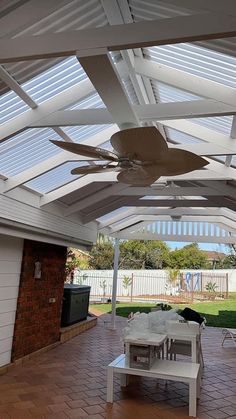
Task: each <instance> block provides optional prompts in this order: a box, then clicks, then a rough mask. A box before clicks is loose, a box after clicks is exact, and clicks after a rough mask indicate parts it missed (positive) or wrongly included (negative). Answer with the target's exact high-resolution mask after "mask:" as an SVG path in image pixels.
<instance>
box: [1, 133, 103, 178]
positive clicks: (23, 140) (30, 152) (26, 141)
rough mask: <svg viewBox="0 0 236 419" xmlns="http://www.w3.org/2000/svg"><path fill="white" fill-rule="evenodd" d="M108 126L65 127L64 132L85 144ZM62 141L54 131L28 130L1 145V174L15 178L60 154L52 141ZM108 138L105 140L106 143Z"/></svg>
mask: <svg viewBox="0 0 236 419" xmlns="http://www.w3.org/2000/svg"><path fill="white" fill-rule="evenodd" d="M107 127H108V125H89V126H87V125H86V126H83V127H68V128H67V127H63V130H64V131H65V132H66V133H67V134H68V135H70V136H71V138H72V139H73V140H74V141H75V142H83V140H85V139H86V138H88V137H90V136H91V135H93V134H96V133H97V132H99V131H102V130H103V129H104V128H107ZM52 139H54V140H55V139H56V140H61V137H59V135H57V134H56V133H55V132H54V131H53V130H52V129H50V128H44V129H38V128H34V129H28V130H26V131H24V132H23V133H20V134H18V135H16V136H14V137H12V138H11V139H10V140H9V141H10V142H11V143H10V144H8V143H9V141H6V142H4V143H1V144H0V152H1V161H0V173H1V174H3V175H6V176H14V175H17V174H18V173H20V172H21V171H24V170H27V169H29V168H30V167H33V166H34V165H35V164H38V163H40V162H42V161H43V160H46V159H48V158H49V157H52V156H54V155H56V154H57V153H59V152H60V151H61V150H60V149H59V148H58V147H55V145H54V144H52V143H51V142H50V140H52ZM106 140H107V138H104V142H105V141H106Z"/></svg>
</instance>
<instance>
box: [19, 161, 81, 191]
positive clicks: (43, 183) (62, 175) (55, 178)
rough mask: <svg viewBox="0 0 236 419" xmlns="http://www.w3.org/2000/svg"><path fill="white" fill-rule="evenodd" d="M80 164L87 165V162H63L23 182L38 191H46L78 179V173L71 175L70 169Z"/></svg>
mask: <svg viewBox="0 0 236 419" xmlns="http://www.w3.org/2000/svg"><path fill="white" fill-rule="evenodd" d="M80 166H88V163H87V162H86V161H83V162H78V161H77V162H67V163H64V164H62V165H61V166H59V167H56V168H55V169H52V170H51V171H50V172H47V173H44V174H42V175H41V176H38V177H37V178H36V179H33V180H31V181H30V182H27V183H25V186H28V187H29V188H31V189H34V190H36V191H38V192H40V193H48V192H50V191H52V190H54V189H56V188H59V187H60V186H63V185H65V184H66V183H68V182H71V181H73V180H76V179H78V178H79V177H80V176H79V175H77V176H76V175H72V174H71V173H70V172H71V170H72V169H74V168H76V167H80Z"/></svg>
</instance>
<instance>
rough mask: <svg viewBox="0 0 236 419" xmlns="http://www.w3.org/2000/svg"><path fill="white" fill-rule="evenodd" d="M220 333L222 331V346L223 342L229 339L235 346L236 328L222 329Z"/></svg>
mask: <svg viewBox="0 0 236 419" xmlns="http://www.w3.org/2000/svg"><path fill="white" fill-rule="evenodd" d="M222 333H223V341H222V346H224V342H225V341H226V340H231V341H232V342H233V344H234V346H236V329H223V330H222Z"/></svg>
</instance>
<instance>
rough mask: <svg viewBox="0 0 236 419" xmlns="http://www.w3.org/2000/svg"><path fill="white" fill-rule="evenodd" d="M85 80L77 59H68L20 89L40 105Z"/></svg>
mask: <svg viewBox="0 0 236 419" xmlns="http://www.w3.org/2000/svg"><path fill="white" fill-rule="evenodd" d="M86 78H87V75H86V74H85V72H84V70H83V68H82V67H81V65H80V64H79V61H78V60H77V58H76V57H69V58H67V59H65V60H63V61H61V62H59V63H57V64H56V65H54V66H53V67H51V68H49V69H48V70H46V71H44V72H42V73H41V74H39V75H37V76H36V77H34V78H33V79H32V80H30V81H28V82H26V83H24V84H23V86H22V87H23V88H24V90H25V91H26V92H27V93H28V94H29V96H30V97H31V98H32V99H33V100H34V101H35V102H36V103H38V104H40V103H42V102H44V101H45V100H47V99H50V98H51V97H53V96H55V95H56V94H58V93H61V92H63V90H65V89H68V88H69V87H71V86H74V85H75V84H77V83H79V82H81V81H82V80H85V79H86Z"/></svg>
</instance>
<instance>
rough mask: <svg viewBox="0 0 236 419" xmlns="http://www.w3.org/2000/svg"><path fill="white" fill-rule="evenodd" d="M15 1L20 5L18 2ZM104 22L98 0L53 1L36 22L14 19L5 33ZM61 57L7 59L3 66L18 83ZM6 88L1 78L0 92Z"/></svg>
mask: <svg viewBox="0 0 236 419" xmlns="http://www.w3.org/2000/svg"><path fill="white" fill-rule="evenodd" d="M0 3H1V2H0ZM7 3H9V1H7ZM20 3H21V2H20ZM27 3H28V4H29V7H30V6H31V1H30V0H28V2H27ZM18 5H19V6H20V4H19V3H18ZM0 6H1V5H0ZM5 12H6V11H5ZM31 13H32V11H31ZM104 25H108V20H107V17H106V14H105V12H104V9H103V7H102V4H101V2H100V0H86V1H84V0H72V1H70V0H68V1H64V2H59V3H58V2H56V1H55V7H53V6H52V4H51V5H50V11H49V12H48V13H46V14H45V16H43V17H42V18H40V19H38V20H37V21H36V22H33V23H31V24H30V19H28V20H26V23H25V24H24V25H23V27H22V23H21V21H19V22H17V21H16V22H15V30H14V32H13V33H9V31H8V32H7V36H8V37H11V36H14V37H20V36H28V35H39V34H44V33H50V32H63V31H66V30H79V29H85V28H89V27H99V26H104ZM0 26H1V21H0ZM4 35H5V34H4V33H3V32H2V33H1V36H4ZM60 61H61V58H59V59H58V58H56V59H53V60H48V59H42V60H34V61H30V62H18V63H8V64H5V65H4V67H5V68H6V69H7V71H8V72H9V73H10V74H11V75H12V76H13V77H14V78H15V80H17V81H18V83H20V84H23V83H25V82H26V81H27V80H29V79H31V78H33V77H35V76H37V75H38V74H40V73H41V72H42V71H45V70H46V69H48V68H49V67H51V66H53V65H55V64H56V63H58V62H60ZM5 91H6V86H5V85H3V84H2V83H1V82H0V93H2V92H5Z"/></svg>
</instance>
